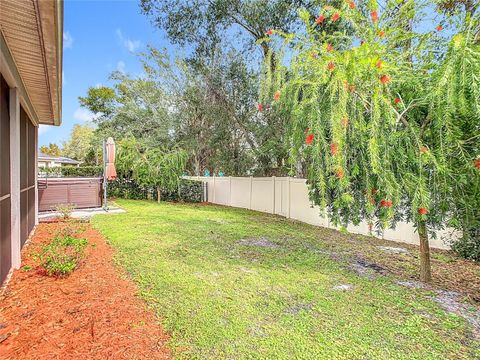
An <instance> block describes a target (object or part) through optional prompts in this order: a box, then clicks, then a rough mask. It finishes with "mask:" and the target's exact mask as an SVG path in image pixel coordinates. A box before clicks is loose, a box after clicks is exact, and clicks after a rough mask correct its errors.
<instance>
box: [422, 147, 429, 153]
mask: <svg viewBox="0 0 480 360" xmlns="http://www.w3.org/2000/svg"><path fill="white" fill-rule="evenodd" d="M420 152H421V153H422V154H425V153H427V152H428V148H427V147H426V146H420Z"/></svg>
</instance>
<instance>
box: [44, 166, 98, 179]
mask: <svg viewBox="0 0 480 360" xmlns="http://www.w3.org/2000/svg"><path fill="white" fill-rule="evenodd" d="M40 171H41V172H42V173H45V174H46V176H50V177H52V176H67V177H89V176H96V177H98V176H103V167H102V166H78V167H77V166H58V167H53V168H42V169H40Z"/></svg>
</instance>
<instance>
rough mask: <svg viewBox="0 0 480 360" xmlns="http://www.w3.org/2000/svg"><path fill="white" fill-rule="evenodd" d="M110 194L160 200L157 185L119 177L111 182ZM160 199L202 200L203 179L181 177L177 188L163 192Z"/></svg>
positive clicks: (137, 198)
mask: <svg viewBox="0 0 480 360" xmlns="http://www.w3.org/2000/svg"><path fill="white" fill-rule="evenodd" d="M108 196H109V197H114V198H123V199H134V200H142V199H146V200H158V198H157V190H156V187H155V186H141V185H139V184H138V183H136V182H135V181H134V180H131V179H126V178H119V179H117V180H115V181H112V182H109V184H108ZM160 200H163V201H181V202H202V201H203V183H202V182H201V181H195V180H187V179H180V180H179V185H178V187H177V189H175V190H173V191H162V192H161V196H160Z"/></svg>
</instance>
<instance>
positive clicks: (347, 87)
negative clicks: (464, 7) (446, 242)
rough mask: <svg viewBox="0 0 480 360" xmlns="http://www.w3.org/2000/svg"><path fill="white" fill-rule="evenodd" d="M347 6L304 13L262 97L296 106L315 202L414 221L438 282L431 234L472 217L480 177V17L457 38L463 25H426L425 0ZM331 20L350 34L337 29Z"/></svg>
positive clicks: (346, 212)
mask: <svg viewBox="0 0 480 360" xmlns="http://www.w3.org/2000/svg"><path fill="white" fill-rule="evenodd" d="M335 4H340V6H339V7H333V6H325V7H323V8H322V9H321V11H320V13H319V14H318V17H317V18H316V19H312V18H311V16H310V15H309V14H308V13H307V12H306V11H305V12H300V14H299V16H300V17H301V19H302V20H303V21H304V23H305V29H304V31H300V32H298V33H289V34H287V33H282V32H280V31H275V30H273V32H272V35H271V36H278V37H280V38H283V39H284V43H285V44H288V45H289V46H290V47H288V48H289V49H291V46H293V50H288V51H285V56H284V58H283V59H281V60H278V59H279V57H278V56H279V54H282V52H281V51H279V52H277V64H278V66H277V67H276V68H275V71H274V72H271V71H269V66H268V64H266V66H265V79H264V81H263V85H262V87H263V88H262V92H261V97H262V98H261V101H262V103H263V104H268V103H271V104H272V106H276V107H278V108H279V109H281V110H282V111H283V112H288V114H289V118H290V138H289V141H290V149H291V151H290V157H291V163H292V164H295V163H297V162H298V159H299V158H301V159H303V160H304V161H305V163H306V164H307V168H308V169H307V174H308V176H307V180H308V184H309V187H310V197H311V200H312V201H313V202H314V203H315V204H317V205H319V206H320V207H321V208H322V209H326V210H327V213H328V215H329V217H330V218H331V219H332V221H333V222H335V223H336V224H341V225H343V226H346V225H348V224H349V223H354V224H358V223H359V222H360V221H361V220H365V219H366V220H367V221H368V222H369V223H370V227H371V228H373V227H375V228H376V229H377V231H382V230H383V229H384V228H387V227H391V226H394V225H395V223H396V222H398V221H400V220H406V221H412V222H413V223H414V224H415V225H416V227H417V230H418V233H419V237H420V254H421V256H420V259H421V264H420V278H421V280H423V281H427V282H428V281H430V280H431V270H430V255H429V235H430V236H431V235H434V234H435V231H436V230H438V229H439V228H441V227H443V226H444V225H445V224H446V223H448V222H449V223H451V224H457V225H458V224H459V223H462V222H464V221H467V222H468V220H466V218H465V213H466V212H468V211H470V210H461V209H460V208H461V207H462V206H463V207H464V208H465V207H467V208H468V204H466V203H465V202H468V201H470V202H472V201H475V200H474V199H475V196H474V195H473V194H474V193H472V189H469V187H473V188H474V187H475V186H476V189H477V190H476V191H477V194H478V187H479V184H480V170H479V169H478V167H476V165H475V164H476V161H478V160H476V159H477V158H478V157H479V156H480V155H479V154H480V149H479V146H478V141H479V139H480V138H479V119H480V80H479V74H480V48H479V39H478V29H479V22H478V18H475V17H471V16H463V18H461V19H460V21H459V22H457V23H456V24H457V25H456V26H453V25H451V28H450V30H449V33H450V36H448V35H447V32H446V31H445V30H444V27H448V26H450V25H449V24H452V23H453V22H448V21H445V23H444V24H443V25H441V24H432V25H431V27H432V28H431V29H430V30H428V29H427V31H426V30H425V26H426V25H425V21H424V19H423V13H424V11H427V10H428V9H426V8H425V7H424V4H422V3H421V2H419V1H403V2H399V1H386V2H382V7H381V8H380V7H379V5H378V4H377V2H375V1H369V2H358V3H355V2H353V1H345V2H335ZM430 11H433V10H430ZM457 20H458V18H457ZM452 21H453V20H452ZM329 22H336V23H338V22H344V25H345V26H344V27H343V28H344V29H345V30H344V31H338V32H334V33H327V32H325V31H324V30H323V27H324V26H328V23H329ZM419 24H421V26H420V25H419ZM458 24H459V25H458ZM352 34H353V35H352ZM285 49H287V46H285ZM475 144H476V145H475ZM455 154H457V155H458V156H456V155H455ZM475 184H476V185H475ZM462 193H464V194H468V196H466V197H465V198H463V199H462V201H463V203H462V205H461V206H457V205H459V204H460V203H459V202H458V201H457V199H455V197H456V196H460V195H461V194H462ZM476 201H477V205H478V197H477V200H476ZM472 205H474V203H472ZM459 209H460V210H459ZM470 215H472V214H471V211H470ZM475 216H478V211H476V214H473V217H475ZM477 220H478V219H477Z"/></svg>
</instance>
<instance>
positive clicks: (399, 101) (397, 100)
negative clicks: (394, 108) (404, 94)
mask: <svg viewBox="0 0 480 360" xmlns="http://www.w3.org/2000/svg"><path fill="white" fill-rule="evenodd" d="M393 102H394V103H395V104H400V103H401V102H402V100H400V98H395V100H393Z"/></svg>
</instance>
